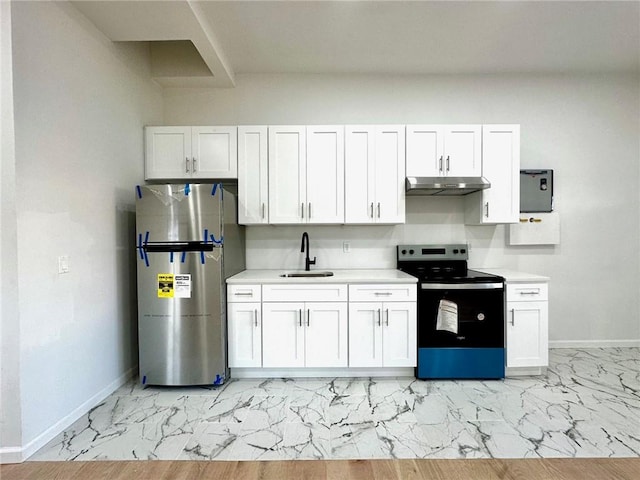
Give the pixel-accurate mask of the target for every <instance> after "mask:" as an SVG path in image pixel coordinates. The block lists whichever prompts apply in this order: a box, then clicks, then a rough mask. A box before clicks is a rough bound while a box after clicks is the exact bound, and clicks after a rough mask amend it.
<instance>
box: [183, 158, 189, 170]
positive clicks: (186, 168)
mask: <svg viewBox="0 0 640 480" xmlns="http://www.w3.org/2000/svg"><path fill="white" fill-rule="evenodd" d="M184 173H189V157H185V158H184Z"/></svg>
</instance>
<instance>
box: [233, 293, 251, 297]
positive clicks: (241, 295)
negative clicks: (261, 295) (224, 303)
mask: <svg viewBox="0 0 640 480" xmlns="http://www.w3.org/2000/svg"><path fill="white" fill-rule="evenodd" d="M234 295H236V296H238V297H253V292H236V293H234Z"/></svg>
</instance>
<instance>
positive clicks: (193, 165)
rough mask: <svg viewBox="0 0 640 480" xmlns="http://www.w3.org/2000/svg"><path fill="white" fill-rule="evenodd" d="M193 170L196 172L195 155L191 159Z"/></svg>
mask: <svg viewBox="0 0 640 480" xmlns="http://www.w3.org/2000/svg"><path fill="white" fill-rule="evenodd" d="M191 171H192V172H193V173H196V157H193V158H192V159H191Z"/></svg>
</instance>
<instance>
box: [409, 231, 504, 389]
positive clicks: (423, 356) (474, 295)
mask: <svg viewBox="0 0 640 480" xmlns="http://www.w3.org/2000/svg"><path fill="white" fill-rule="evenodd" d="M468 251H469V249H468V246H467V245H466V244H453V245H399V246H398V252H397V254H398V256H397V258H398V263H397V266H398V269H400V270H402V271H404V272H406V273H408V274H410V275H413V276H415V277H417V278H418V299H417V303H418V345H417V348H418V367H417V369H416V377H417V378H423V379H429V378H460V379H463V378H504V370H505V349H504V339H505V319H504V315H505V294H504V291H505V288H504V278H502V277H500V276H497V275H491V274H487V273H482V272H477V271H474V270H469V269H468V268H467V260H468Z"/></svg>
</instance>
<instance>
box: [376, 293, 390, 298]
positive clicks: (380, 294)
mask: <svg viewBox="0 0 640 480" xmlns="http://www.w3.org/2000/svg"><path fill="white" fill-rule="evenodd" d="M374 295H375V296H376V297H389V296H391V295H393V293H392V292H374Z"/></svg>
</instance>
